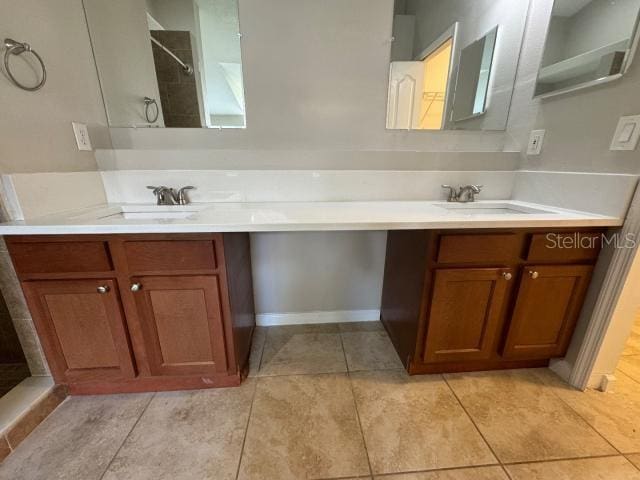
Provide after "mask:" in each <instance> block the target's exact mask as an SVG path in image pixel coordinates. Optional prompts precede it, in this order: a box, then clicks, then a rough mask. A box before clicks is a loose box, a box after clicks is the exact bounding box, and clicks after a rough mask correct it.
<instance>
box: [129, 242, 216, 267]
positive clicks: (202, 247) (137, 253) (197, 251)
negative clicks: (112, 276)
mask: <svg viewBox="0 0 640 480" xmlns="http://www.w3.org/2000/svg"><path fill="white" fill-rule="evenodd" d="M124 248H125V252H126V256H127V264H128V266H129V271H130V272H132V273H140V272H167V271H177V272H184V271H202V270H214V269H215V268H216V266H217V264H216V254H215V241H214V240H213V239H209V240H206V239H205V240H155V241H148V240H145V241H128V242H125V244H124Z"/></svg>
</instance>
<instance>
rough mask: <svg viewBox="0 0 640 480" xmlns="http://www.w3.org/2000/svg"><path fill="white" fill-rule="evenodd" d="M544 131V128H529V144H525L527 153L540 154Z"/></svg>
mask: <svg viewBox="0 0 640 480" xmlns="http://www.w3.org/2000/svg"><path fill="white" fill-rule="evenodd" d="M545 132H546V130H531V134H530V135H529V145H528V146H527V155H540V152H542V144H543V143H544V134H545Z"/></svg>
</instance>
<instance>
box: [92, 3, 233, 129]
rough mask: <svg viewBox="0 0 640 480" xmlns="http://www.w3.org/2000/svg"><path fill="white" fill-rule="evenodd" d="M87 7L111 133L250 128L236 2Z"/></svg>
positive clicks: (112, 4)
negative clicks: (146, 129)
mask: <svg viewBox="0 0 640 480" xmlns="http://www.w3.org/2000/svg"><path fill="white" fill-rule="evenodd" d="M84 7H85V12H86V16H87V23H88V25H89V32H90V36H91V43H92V47H93V51H94V56H95V59H96V64H97V67H98V75H99V78H100V84H101V87H102V93H103V96H104V101H105V105H106V109H107V116H108V119H109V125H110V126H112V127H173V128H186V127H192V128H193V127H218V128H242V127H244V126H245V102H244V87H243V79H242V60H241V54H240V35H239V25H238V5H237V0H84Z"/></svg>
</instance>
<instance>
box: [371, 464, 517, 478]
mask: <svg viewBox="0 0 640 480" xmlns="http://www.w3.org/2000/svg"><path fill="white" fill-rule="evenodd" d="M375 480H509V477H507V475H506V474H505V473H504V470H503V469H502V467H498V466H495V467H472V468H458V469H455V470H438V471H435V472H421V473H400V474H398V475H385V476H384V477H376V478H375Z"/></svg>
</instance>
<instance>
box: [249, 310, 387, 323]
mask: <svg viewBox="0 0 640 480" xmlns="http://www.w3.org/2000/svg"><path fill="white" fill-rule="evenodd" d="M379 320H380V310H333V311H321V312H287V313H258V314H257V315H256V324H257V325H259V326H262V327H269V326H273V325H298V324H309V323H347V322H377V321H379Z"/></svg>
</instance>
